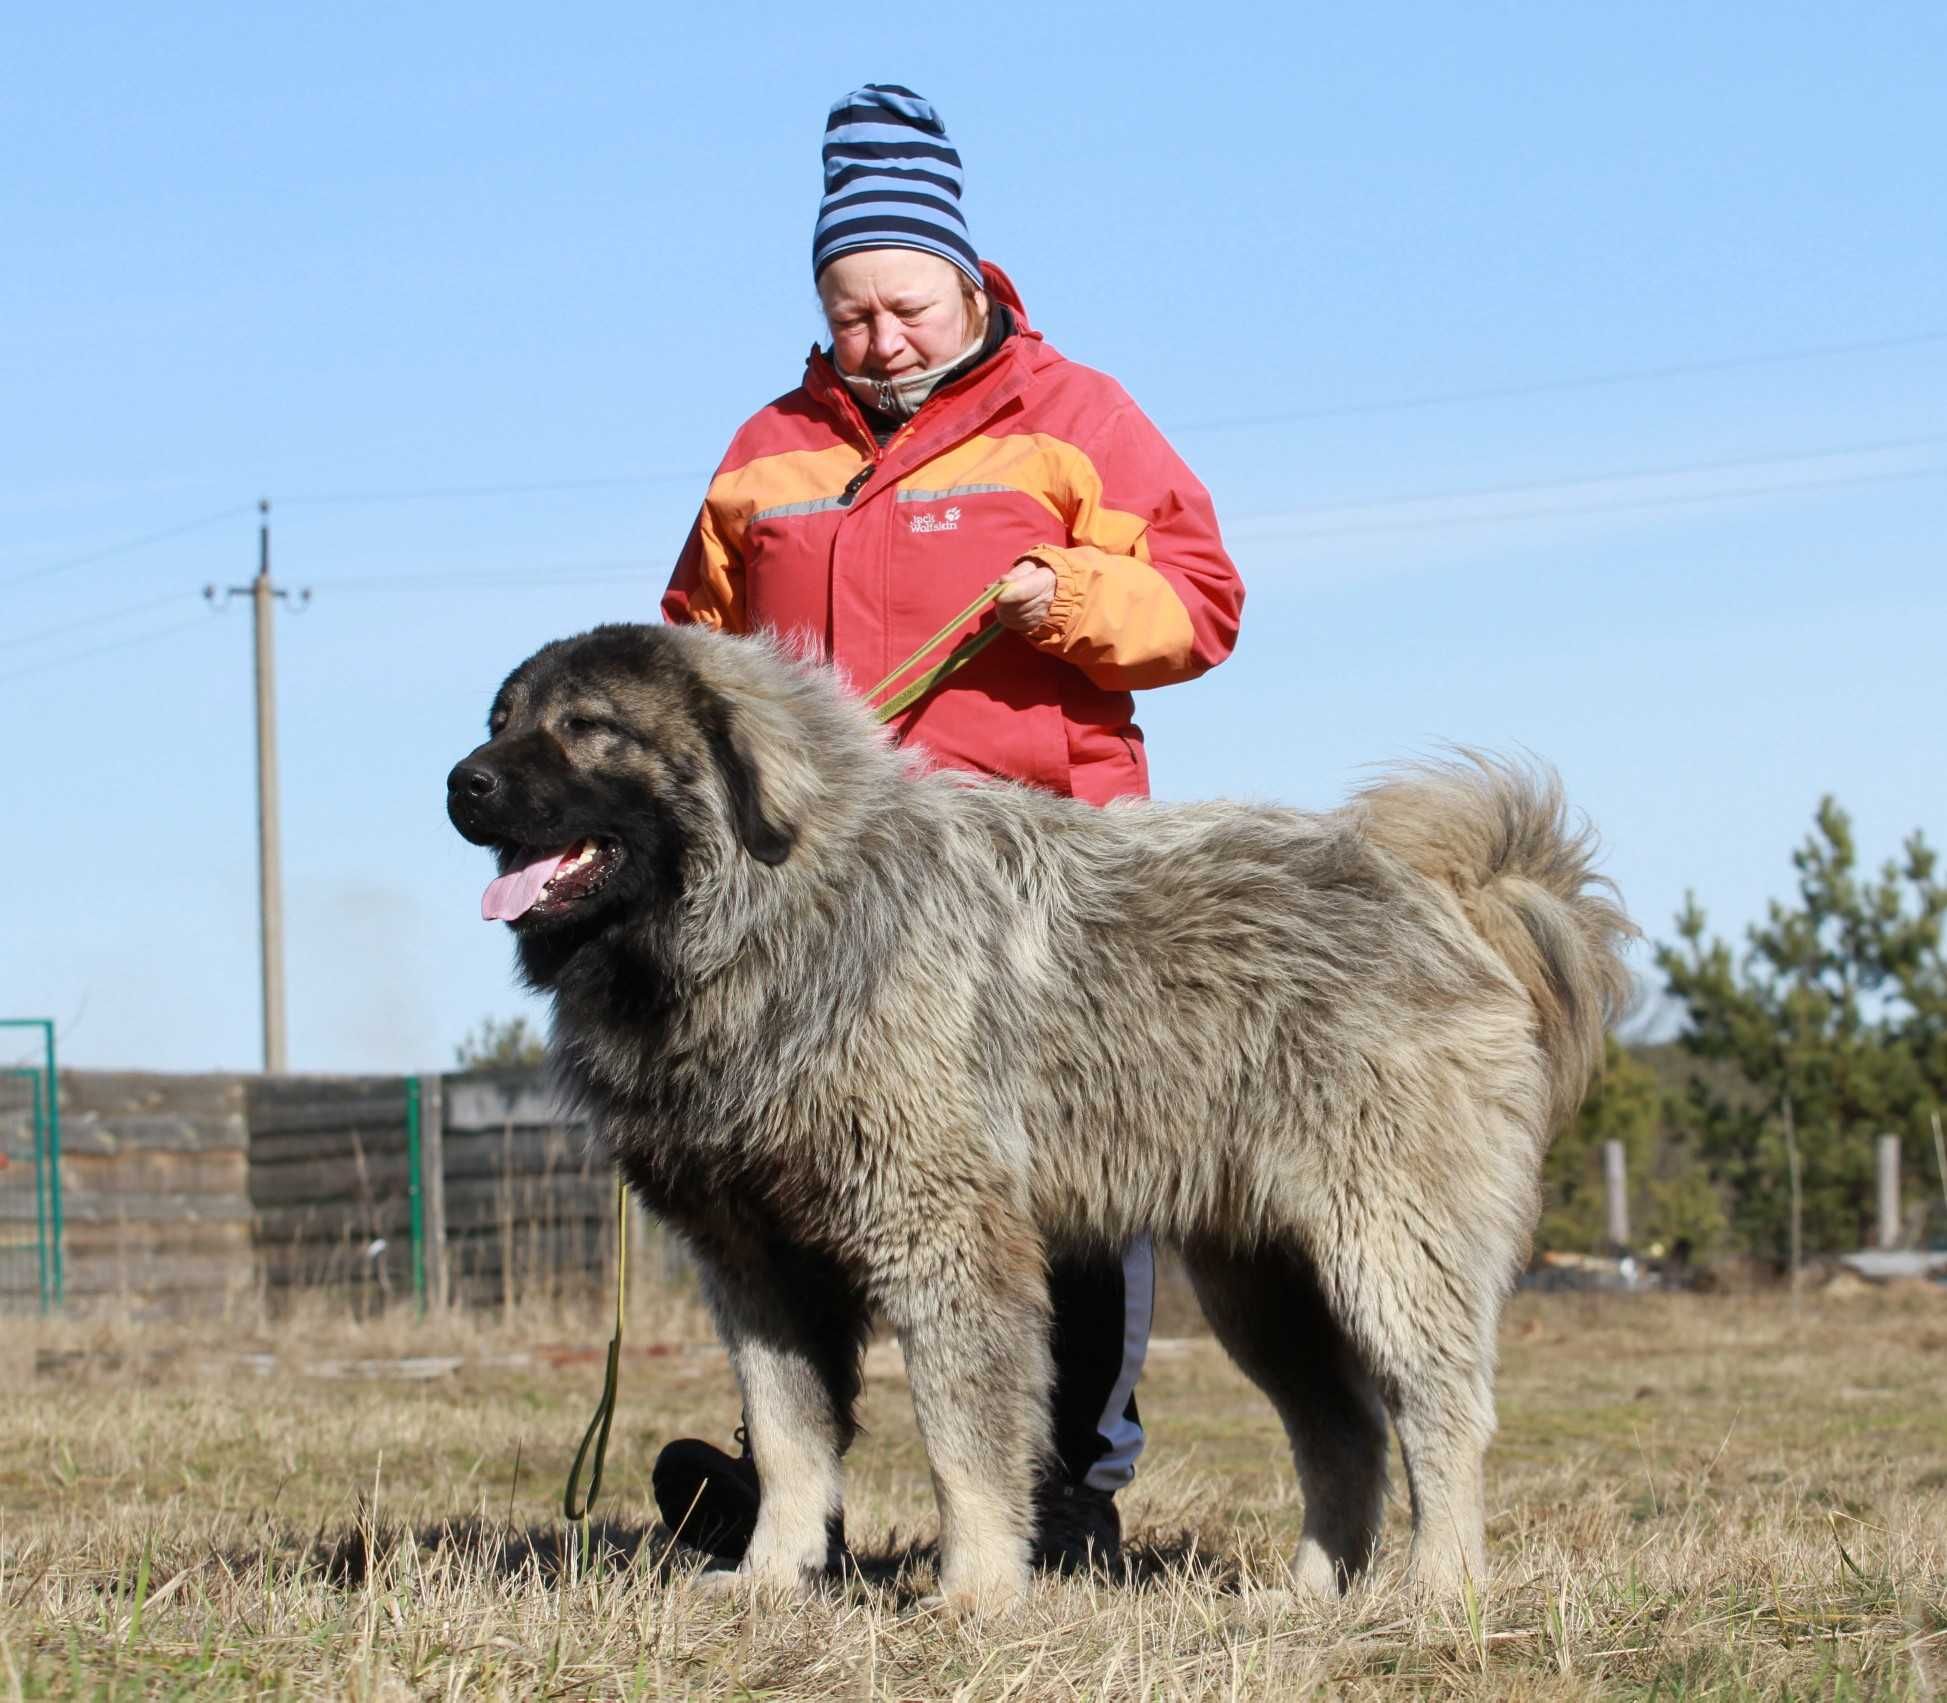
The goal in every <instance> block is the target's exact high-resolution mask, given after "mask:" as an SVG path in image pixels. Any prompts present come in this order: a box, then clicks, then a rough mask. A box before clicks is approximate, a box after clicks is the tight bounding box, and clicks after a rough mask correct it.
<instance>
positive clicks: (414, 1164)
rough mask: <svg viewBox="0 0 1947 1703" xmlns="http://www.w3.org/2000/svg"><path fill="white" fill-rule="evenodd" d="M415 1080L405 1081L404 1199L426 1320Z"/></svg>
mask: <svg viewBox="0 0 1947 1703" xmlns="http://www.w3.org/2000/svg"><path fill="white" fill-rule="evenodd" d="M419 1100H420V1094H419V1078H418V1077H416V1076H408V1077H407V1078H406V1198H407V1200H408V1201H410V1202H411V1205H412V1294H413V1299H414V1301H416V1302H417V1303H418V1306H419V1316H420V1317H421V1318H424V1317H425V1316H426V1202H425V1198H424V1194H423V1192H422V1190H421V1189H420V1186H419Z"/></svg>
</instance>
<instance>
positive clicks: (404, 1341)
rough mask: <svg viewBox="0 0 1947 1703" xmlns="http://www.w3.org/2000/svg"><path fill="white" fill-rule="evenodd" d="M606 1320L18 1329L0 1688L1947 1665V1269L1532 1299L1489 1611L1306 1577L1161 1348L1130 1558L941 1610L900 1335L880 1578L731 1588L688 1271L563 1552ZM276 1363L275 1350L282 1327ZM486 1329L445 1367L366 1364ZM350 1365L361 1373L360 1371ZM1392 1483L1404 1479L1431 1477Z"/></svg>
mask: <svg viewBox="0 0 1947 1703" xmlns="http://www.w3.org/2000/svg"><path fill="white" fill-rule="evenodd" d="M602 1335H603V1326H602V1324H601V1322H600V1320H599V1318H598V1317H597V1316H595V1315H594V1314H593V1313H592V1312H591V1314H590V1315H589V1316H588V1317H586V1318H538V1317H529V1318H526V1319H523V1320H521V1321H519V1323H518V1325H517V1326H489V1325H486V1324H482V1323H479V1322H476V1321H469V1320H465V1319H454V1320H450V1321H444V1322H440V1321H435V1322H431V1323H424V1324H422V1323H420V1322H418V1321H415V1320H412V1319H410V1318H409V1317H399V1316H394V1317H393V1318H391V1319H388V1320H386V1321H384V1322H382V1323H377V1324H371V1325H363V1326H359V1325H351V1324H345V1323H333V1322H331V1321H329V1320H320V1319H313V1320H306V1321H301V1322H298V1321H294V1322H291V1323H287V1324H286V1325H284V1326H282V1327H280V1328H279V1329H278V1330H276V1331H275V1332H268V1331H265V1330H263V1329H261V1328H255V1327H251V1326H247V1325H242V1324H240V1325H238V1326H236V1327H234V1328H233V1329H231V1330H230V1331H228V1332H214V1331H207V1330H206V1331H204V1332H201V1333H198V1334H193V1335H192V1334H185V1333H178V1332H174V1331H165V1330H158V1329H154V1328H145V1329H140V1330H138V1329H132V1328H126V1327H122V1328H117V1327H112V1326H108V1325H89V1324H85V1323H61V1324H56V1325H50V1326H42V1325H39V1324H35V1323H31V1322H23V1321H18V1320H10V1321H8V1322H7V1324H6V1326H5V1334H4V1337H3V1338H0V1699H10V1698H36V1697H50V1696H104V1697H125V1698H135V1697H170V1696H178V1695H182V1696H187V1695H195V1696H198V1697H231V1696H238V1697H242V1696H252V1697H254V1696H259V1695H274V1696H292V1697H323V1696H350V1697H359V1698H389V1697H453V1698H458V1697H476V1696H479V1697H538V1696H548V1697H581V1696H592V1697H662V1696H671V1697H700V1698H760V1697H761V1698H828V1697H829V1698H841V1697H842V1698H862V1699H897V1698H919V1697H925V1698H933V1697H955V1698H958V1697H965V1698H976V1697H979V1698H1044V1697H1045V1698H1145V1699H1147V1698H1178V1697H1186V1698H1188V1697H1292V1696H1302V1695H1318V1696H1327V1695H1329V1696H1333V1697H1338V1696H1353V1697H1359V1696H1368V1695H1379V1694H1392V1693H1396V1692H1400V1691H1410V1692H1413V1693H1416V1694H1418V1693H1428V1694H1435V1695H1442V1696H1462V1697H1477V1696H1494V1697H1580V1696H1644V1697H1652V1696H1653V1697H1669V1698H1678V1697H1746V1696H1750V1697H1801V1696H1822V1697H1867V1696H1874V1697H1877V1696H1892V1697H1929V1696H1934V1695H1937V1694H1939V1693H1940V1692H1941V1691H1942V1690H1943V1689H1947V1293H1943V1292H1942V1291H1941V1290H1939V1289H1937V1288H1936V1289H1933V1290H1915V1291H1909V1292H1904V1293H1901V1292H1889V1291H1870V1292H1865V1293H1851V1294H1846V1295H1839V1294H1836V1293H1832V1292H1826V1293H1822V1294H1819V1295H1814V1296H1807V1297H1805V1298H1804V1299H1803V1300H1802V1301H1801V1302H1800V1303H1799V1304H1798V1305H1797V1306H1796V1307H1794V1306H1793V1305H1792V1304H1791V1303H1790V1302H1789V1301H1788V1300H1786V1299H1783V1298H1776V1297H1766V1298H1734V1297H1686V1296H1667V1297H1665V1296H1646V1297H1635V1298H1631V1297H1592V1296H1532V1295H1527V1296H1522V1297H1521V1298H1519V1299H1518V1300H1517V1302H1516V1304H1515V1305H1514V1307H1513V1308H1512V1310H1511V1312H1510V1315H1509V1319H1508V1325H1507V1330H1506V1333H1505V1338H1504V1342H1503V1350H1502V1365H1503V1373H1502V1383H1501V1391H1502V1401H1501V1432H1500V1437H1499V1440H1498V1442H1497V1444H1496V1447H1495V1449H1494V1452H1493V1454H1492V1456H1491V1457H1490V1463H1489V1474H1490V1478H1489V1483H1490V1499H1489V1507H1490V1517H1489V1528H1488V1536H1489V1547H1490V1554H1491V1561H1492V1576H1491V1578H1489V1579H1488V1580H1486V1581H1485V1582H1484V1583H1483V1584H1482V1586H1481V1589H1480V1590H1479V1592H1478V1594H1477V1595H1475V1596H1472V1597H1471V1598H1470V1600H1468V1601H1467V1602H1464V1603H1461V1604H1456V1605H1453V1606H1452V1608H1451V1609H1434V1610H1431V1611H1422V1610H1421V1609H1419V1608H1417V1607H1416V1606H1415V1605H1414V1604H1413V1603H1412V1602H1411V1601H1409V1600H1407V1599H1406V1598H1405V1596H1404V1595H1403V1594H1402V1593H1401V1592H1400V1591H1398V1590H1397V1589H1396V1588H1394V1586H1393V1583H1392V1577H1393V1575H1394V1574H1395V1573H1396V1570H1397V1566H1398V1562H1399V1557H1400V1553H1401V1548H1402V1544H1403V1539H1404V1529H1405V1518H1404V1510H1403V1508H1402V1507H1400V1506H1399V1505H1398V1504H1399V1503H1400V1501H1401V1498H1400V1497H1399V1496H1398V1495H1397V1494H1396V1496H1395V1508H1394V1512H1393V1516H1392V1521H1391V1526H1390V1529H1389V1532H1388V1539H1387V1547H1386V1550H1385V1553H1384V1557H1383V1559H1382V1563H1381V1567H1380V1569H1379V1575H1378V1577H1377V1579H1376V1582H1375V1583H1374V1584H1372V1585H1370V1586H1368V1587H1366V1588H1364V1589H1362V1590H1361V1591H1359V1592H1358V1593H1356V1594H1355V1595H1354V1596H1352V1597H1351V1598H1349V1599H1348V1600H1346V1601H1344V1602H1342V1603H1339V1604H1336V1605H1331V1606H1326V1607H1320V1606H1316V1605H1312V1604H1308V1603H1303V1602H1294V1601H1291V1600H1289V1599H1287V1598H1285V1597H1283V1596H1281V1595H1280V1594H1279V1593H1278V1592H1277V1590H1276V1585H1277V1583H1278V1569H1279V1558H1280V1557H1281V1556H1282V1555H1283V1554H1284V1553H1285V1552H1287V1551H1288V1550H1289V1548H1290V1547H1291V1545H1292V1542H1293V1539H1294V1536H1295V1533H1296V1531H1297V1527H1298V1517H1299V1510H1298V1506H1297V1502H1296V1496H1295V1491H1294V1489H1293V1485H1292V1481H1291V1472H1290V1467H1289V1464H1288V1461H1287V1459H1286V1457H1285V1455H1284V1450H1283V1446H1282V1442H1281V1439H1280V1438H1279V1436H1278V1434H1277V1432H1276V1427H1275V1425H1274V1423H1273V1421H1272V1419H1271V1416H1270V1413H1269V1410H1268V1409H1267V1408H1266V1407H1265V1406H1264V1404H1263V1403H1262V1402H1261V1401H1260V1400H1259V1399H1258V1398H1257V1396H1256V1395H1255V1393H1254V1392H1253V1391H1251V1390H1250V1389H1249V1387H1248V1386H1247V1385H1245V1384H1244V1383H1243V1381H1242V1380H1241V1379H1240V1378H1239V1377H1238V1376H1237V1375H1236V1374H1235V1373H1234V1372H1232V1371H1231V1370H1230V1368H1229V1367H1228V1365H1227V1363H1226V1362H1225V1361H1224V1360H1223V1358H1222V1356H1221V1355H1220V1354H1219V1353H1218V1352H1217V1351H1216V1349H1215V1348H1214V1347H1213V1346H1212V1345H1210V1344H1209V1343H1208V1342H1205V1341H1202V1340H1197V1339H1172V1340H1169V1341H1165V1342H1159V1343H1158V1344H1157V1348H1156V1353H1155V1355H1154V1358H1153V1360H1152V1362H1151V1366H1150V1371H1149V1375H1148V1378H1147V1380H1146V1382H1145V1383H1144V1385H1143V1390H1142V1398H1143V1402H1144V1405H1145V1412H1146V1415H1147V1417H1148V1419H1149V1421H1150V1425H1151V1448H1150V1453H1149V1455H1148V1457H1147V1460H1146V1463H1145V1468H1144V1471H1143V1474H1142V1476H1141V1478H1140V1479H1139V1480H1138V1482H1137V1484H1136V1486H1135V1488H1134V1489H1133V1490H1132V1491H1131V1492H1130V1493H1129V1494H1128V1495H1127V1496H1126V1497H1125V1498H1124V1501H1125V1504H1126V1519H1127V1521H1128V1524H1129V1526H1130V1527H1131V1529H1132V1533H1133V1536H1134V1539H1135V1541H1134V1543H1133V1545H1132V1566H1131V1577H1130V1579H1129V1580H1128V1581H1127V1582H1125V1583H1123V1584H1120V1585H1114V1586H1112V1585H1108V1584H1104V1583H1094V1584H1089V1583H1060V1584H1043V1585H1041V1586H1039V1587H1038V1588H1037V1589H1036V1591H1035V1593H1034V1595H1033V1597H1032V1599H1031V1601H1030V1603H1029V1605H1028V1606H1027V1607H1026V1608H1025V1609H1024V1610H1022V1611H1020V1612H1018V1613H1016V1614H1014V1615H1012V1616H1009V1617H1006V1618H1004V1619H996V1620H991V1621H988V1622H984V1623H981V1622H965V1623H960V1622H954V1621H951V1620H946V1619H943V1618H940V1617H937V1616H935V1615H932V1614H930V1613H927V1612H924V1611H921V1610H920V1609H918V1608H917V1606H916V1602H917V1598H918V1597H919V1595H920V1594H921V1592H922V1591H923V1589H924V1588H925V1586H926V1583H927V1580H928V1576H929V1573H930V1565H931V1564H930V1557H929V1555H928V1552H927V1550H926V1548H925V1543H926V1540H927V1539H928V1537H929V1535H930V1533H931V1530H932V1524H933V1512H932V1506H931V1497H930V1493H929V1491H928V1488H927V1483H926V1478H925V1473H924V1467H923V1464H922V1460H921V1456H920V1453H919V1449H918V1444H917V1439H916V1436H915V1434H914V1431H913V1427H912V1420H911V1415H910V1411H909V1409H908V1406H907V1403H906V1399H905V1390H904V1385H903V1380H902V1377H901V1374H900V1368H899V1362H898V1358H897V1355H896V1352H894V1351H893V1350H891V1349H890V1348H880V1349H875V1351H874V1353H873V1356H872V1360H871V1364H870V1376H869V1383H868V1395H867V1415H866V1417H867V1424H868V1426H869V1427H870V1431H869V1434H868V1435H867V1436H866V1438H865V1439H864V1440H863V1441H862V1443H861V1444H860V1447H859V1449H858V1451H857V1453H856V1454H855V1455H854V1457H853V1463H854V1464H853V1470H852V1478H851V1497H850V1524H851V1532H852V1537H853V1541H854V1545H855V1547H856V1548H857V1549H858V1550H859V1552H860V1554H861V1559H862V1572H861V1575H860V1576H858V1577H856V1578H852V1579H849V1580H848V1581H847V1582H846V1583H845V1584H844V1585H843V1586H840V1587H834V1588H832V1589H830V1590H828V1591H827V1592H826V1593H825V1594H824V1595H822V1596H821V1597H819V1598H817V1599H815V1600H812V1601H809V1602H803V1603H786V1602H766V1603H759V1604H756V1605H752V1604H750V1603H747V1602H737V1601H726V1600H722V1599H719V1598H716V1597H714V1596H710V1595H706V1594H704V1593H701V1592H699V1591H698V1590H697V1589H696V1588H695V1586H694V1583H693V1579H692V1567H691V1564H690V1563H688V1562H686V1561H685V1560H683V1559H682V1558H680V1557H678V1556H672V1555H671V1553H670V1551H669V1547H668V1544H667V1541H666V1537H665V1535H664V1534H661V1533H659V1532H658V1531H657V1530H656V1528H655V1527H654V1524H653V1512H652V1510H651V1507H650V1502H649V1496H648V1471H649V1465H650V1462H651V1460H652V1459H653V1457H654V1453H655V1450H656V1447H657V1446H658V1444H659V1443H660V1442H661V1441H662V1440H663V1439H665V1438H668V1437H670V1436H673V1435H678V1434H681V1433H684V1432H700V1433H701V1434H703V1435H713V1436H721V1435H722V1433H723V1432H724V1431H725V1430H726V1429H727V1428H728V1426H729V1425H730V1424H731V1423H734V1419H735V1407H734V1401H733V1397H732V1395H731V1393H730V1391H729V1389H728V1387H727V1374H726V1372H725V1369H724V1364H723V1361H722V1359H721V1357H720V1355H719V1354H718V1353H717V1352H716V1351H715V1350H714V1349H712V1348H710V1347H708V1346H707V1344H706V1341H705V1337H706V1333H705V1332H704V1331H703V1329H702V1328H701V1326H700V1323H699V1321H698V1320H697V1319H696V1318H695V1317H694V1316H693V1315H692V1314H690V1313H687V1312H685V1311H684V1310H683V1309H682V1308H681V1307H680V1306H679V1305H677V1304H674V1303H671V1304H668V1305H665V1306H664V1307H663V1308H662V1309H661V1311H660V1314H659V1315H658V1313H657V1310H656V1309H655V1308H653V1307H652V1308H649V1309H646V1310H642V1311H639V1312H638V1314H637V1319H636V1323H635V1329H634V1341H635V1342H636V1343H637V1344H641V1345H645V1346H647V1345H649V1344H659V1345H661V1347H662V1352H659V1353H653V1354H649V1353H641V1352H638V1353H635V1354H632V1355H631V1356H630V1358H629V1359H628V1361H627V1363H626V1368H625V1373H624V1383H623V1408H622V1416H621V1419H620V1421H619V1423H618V1426H617V1431H616V1444H615V1450H614V1455H613V1457H612V1460H611V1466H610V1476H609V1487H608V1490H607V1491H606V1493H605V1495H604V1497H603V1502H602V1506H601V1509H600V1511H601V1512H603V1513H605V1514H606V1515H607V1516H608V1517H609V1520H610V1522H611V1523H609V1524H607V1525H605V1526H601V1527H598V1530H597V1533H596V1540H597V1553H596V1556H595V1559H594V1563H593V1565H591V1566H589V1567H587V1568H585V1569H579V1570H577V1572H576V1574H570V1573H568V1572H566V1571H564V1569H563V1568H562V1567H561V1566H560V1565H559V1561H560V1556H561V1543H560V1534H559V1526H558V1522H557V1516H556V1513H555V1507H556V1499H557V1498H558V1495H559V1491H560V1485H561V1480H562V1476H563V1473H564V1470H565V1468H566V1465H567V1461H568V1457H569V1454H570V1452H571V1450H572V1447H573V1444H574V1442H575V1441H576V1439H577V1437H578V1436H579V1433H580V1429H581V1426H582V1424H583V1422H584V1420H585V1419H586V1416H587V1413H588V1411H589V1407H590V1404H591V1402H592V1399H593V1397H594V1394H595V1392H596V1390H597V1388H598V1386H599V1381H600V1366H599V1364H598V1363H596V1362H595V1361H593V1359H592V1358H581V1359H577V1358H574V1357H573V1355H572V1354H570V1353H567V1352H564V1350H566V1349H569V1348H572V1349H574V1350H580V1351H587V1350H592V1349H593V1348H594V1346H595V1345H596V1344H597V1343H598V1341H599V1340H600V1339H601V1337H602ZM248 1353H258V1354H271V1353H274V1354H275V1355H276V1356H277V1360H276V1363H275V1366H274V1368H272V1369H266V1370H260V1369H259V1368H261V1367H268V1366H269V1362H267V1361H261V1360H260V1361H254V1362H253V1361H250V1360H246V1359H243V1358H241V1357H242V1356H244V1355H245V1354H248ZM403 1355H414V1356H428V1355H432V1356H437V1355H446V1356H458V1357H461V1360H462V1363H461V1364H460V1365H458V1366H457V1367H455V1366H451V1365H448V1364H446V1363H444V1362H434V1363H432V1364H430V1365H421V1366H419V1367H417V1368H416V1369H417V1370H418V1371H420V1372H422V1373H426V1374H428V1375H427V1376H424V1377H422V1378H420V1379H418V1380H416V1381H405V1380H403V1379H401V1378H399V1377H398V1376H396V1375H394V1376H391V1377H378V1376H373V1375H371V1373H372V1372H373V1370H374V1368H373V1367H372V1366H370V1365H369V1364H363V1362H371V1361H377V1360H381V1359H386V1358H390V1357H397V1356H403ZM327 1374H332V1375H327ZM1397 1477H1398V1475H1397V1473H1396V1474H1395V1478H1396V1480H1397Z"/></svg>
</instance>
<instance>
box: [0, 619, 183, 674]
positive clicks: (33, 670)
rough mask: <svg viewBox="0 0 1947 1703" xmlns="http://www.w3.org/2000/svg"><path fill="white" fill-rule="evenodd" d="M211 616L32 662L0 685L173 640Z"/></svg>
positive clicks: (12, 672) (18, 669) (13, 672)
mask: <svg viewBox="0 0 1947 1703" xmlns="http://www.w3.org/2000/svg"><path fill="white" fill-rule="evenodd" d="M208 625H209V616H207V615H198V616H196V617H195V618H194V619H193V620H189V621H178V622H177V623H176V624H175V625H174V626H171V627H158V628H156V629H155V631H153V632H148V633H136V634H134V635H133V636H131V637H129V638H125V639H112V640H110V641H109V642H108V643H107V644H105V645H91V646H90V647H89V648H88V649H87V650H77V651H71V652H69V653H68V654H67V655H66V656H53V657H48V658H47V659H46V660H44V661H41V662H30V663H29V664H28V665H27V666H26V667H25V668H16V669H13V670H11V671H10V672H8V673H6V674H0V685H4V684H5V683H6V682H7V681H9V680H23V679H25V678H26V677H27V676H28V675H30V674H43V673H45V672H47V670H49V669H52V668H65V667H67V666H68V664H69V663H71V662H86V661H87V660H88V659H89V658H90V657H96V656H106V655H107V654H108V653H109V652H110V651H118V650H132V649H134V648H135V647H136V646H138V645H146V644H152V643H154V642H155V641H156V640H158V639H166V638H172V637H174V636H175V635H176V634H177V633H186V632H188V631H189V629H190V628H191V627H207V626H208Z"/></svg>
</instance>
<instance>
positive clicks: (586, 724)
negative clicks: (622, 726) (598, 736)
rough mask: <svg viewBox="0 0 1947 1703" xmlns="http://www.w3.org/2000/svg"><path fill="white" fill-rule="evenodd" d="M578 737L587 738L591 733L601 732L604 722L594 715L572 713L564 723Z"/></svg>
mask: <svg viewBox="0 0 1947 1703" xmlns="http://www.w3.org/2000/svg"><path fill="white" fill-rule="evenodd" d="M563 725H565V726H566V727H567V729H568V731H569V732H570V733H572V734H573V735H574V736H575V737H576V738H577V739H585V738H586V737H587V736H588V735H589V734H591V733H600V732H601V731H602V723H601V722H599V721H596V720H595V719H594V718H593V717H592V716H585V715H571V716H570V717H569V718H568V719H567V721H566V722H565V723H564V724H563Z"/></svg>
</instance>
